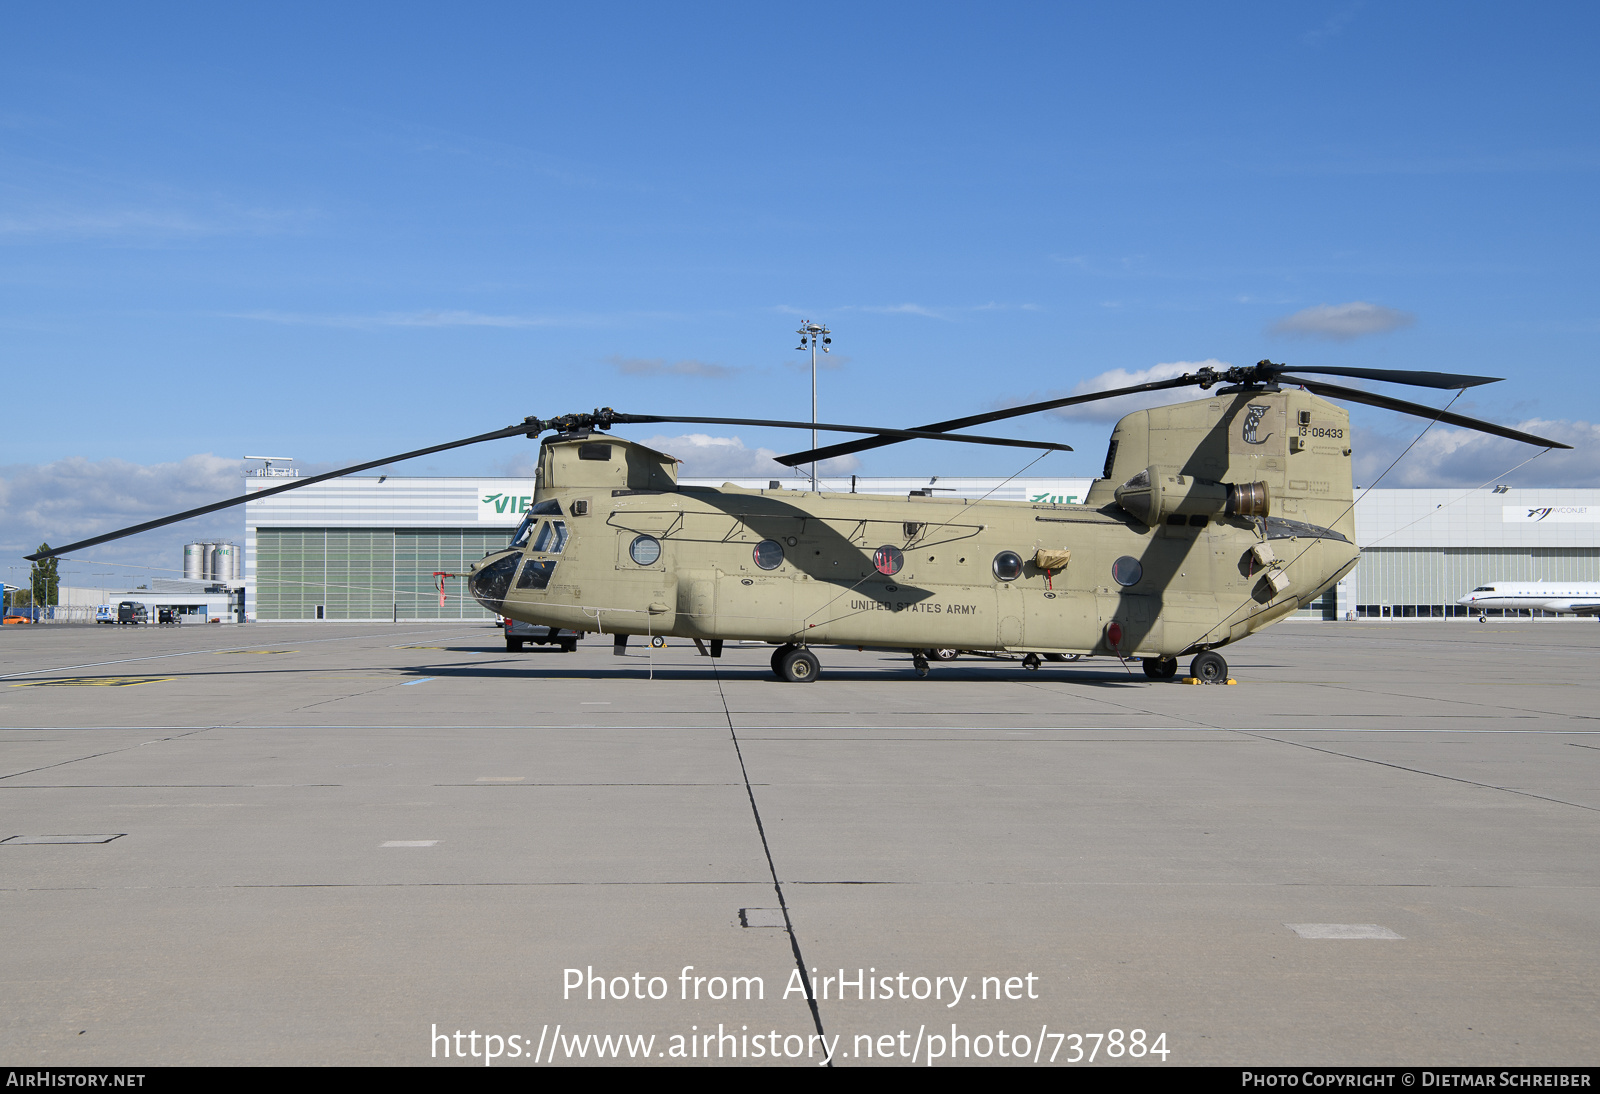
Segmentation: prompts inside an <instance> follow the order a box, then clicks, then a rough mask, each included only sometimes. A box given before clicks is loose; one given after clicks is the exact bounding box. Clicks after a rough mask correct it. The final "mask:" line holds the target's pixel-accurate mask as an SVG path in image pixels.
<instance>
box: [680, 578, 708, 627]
mask: <svg viewBox="0 0 1600 1094" xmlns="http://www.w3.org/2000/svg"><path fill="white" fill-rule="evenodd" d="M678 626H679V627H681V628H683V629H684V630H687V631H691V632H694V633H698V634H703V635H710V636H715V634H716V630H717V575H716V573H714V572H713V571H710V570H691V571H686V572H684V573H681V574H679V575H678Z"/></svg>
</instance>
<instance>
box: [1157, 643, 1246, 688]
mask: <svg viewBox="0 0 1600 1094" xmlns="http://www.w3.org/2000/svg"><path fill="white" fill-rule="evenodd" d="M1145 671H1146V672H1148V671H1150V670H1149V669H1146V670H1145ZM1189 675H1190V676H1192V677H1194V678H1195V679H1196V680H1198V681H1200V682H1201V683H1202V684H1225V683H1227V682H1228V663H1227V662H1226V661H1224V660H1223V659H1222V655H1221V654H1220V653H1218V652H1216V651H1215V650H1206V651H1205V652H1204V653H1197V654H1195V655H1194V660H1193V661H1190V662H1189Z"/></svg>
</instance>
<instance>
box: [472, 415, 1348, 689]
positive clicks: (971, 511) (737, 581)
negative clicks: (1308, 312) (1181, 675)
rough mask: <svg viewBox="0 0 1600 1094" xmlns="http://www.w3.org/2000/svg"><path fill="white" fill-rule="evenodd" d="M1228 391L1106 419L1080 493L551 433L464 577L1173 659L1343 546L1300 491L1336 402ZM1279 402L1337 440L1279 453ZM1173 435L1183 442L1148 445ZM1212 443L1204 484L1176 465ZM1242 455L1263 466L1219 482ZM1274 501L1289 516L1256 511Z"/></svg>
mask: <svg viewBox="0 0 1600 1094" xmlns="http://www.w3.org/2000/svg"><path fill="white" fill-rule="evenodd" d="M1243 395H1244V396H1245V397H1243V398H1228V397H1225V396H1223V397H1220V398H1219V397H1216V396H1214V397H1213V398H1212V399H1211V400H1209V401H1208V400H1197V401H1195V402H1193V403H1189V404H1183V405H1181V406H1179V407H1173V408H1162V410H1163V411H1183V412H1186V413H1188V414H1189V415H1190V416H1191V417H1195V416H1198V417H1199V418H1201V419H1204V420H1203V421H1196V422H1194V423H1192V424H1186V423H1184V422H1181V421H1172V420H1170V418H1171V416H1170V414H1168V415H1167V416H1166V417H1164V418H1161V419H1160V420H1159V421H1158V422H1157V423H1155V425H1156V428H1152V427H1151V426H1152V423H1151V421H1150V419H1149V416H1150V415H1152V414H1160V413H1161V412H1158V411H1143V412H1140V413H1139V414H1138V415H1129V416H1128V417H1126V418H1124V419H1123V421H1122V422H1121V423H1119V426H1118V430H1117V432H1116V433H1114V434H1113V448H1112V452H1111V455H1110V456H1109V457H1108V461H1107V471H1108V475H1107V479H1105V480H1102V481H1100V482H1097V484H1096V487H1097V489H1096V490H1095V491H1092V492H1091V494H1090V498H1089V503H1088V504H1084V505H1041V504H1029V503H1023V502H1004V501H987V500H982V499H960V498H927V497H907V498H893V497H883V496H876V495H862V494H849V495H840V494H818V493H812V492H808V491H796V490H782V489H774V490H748V489H741V488H739V487H735V486H732V485H726V486H724V487H723V488H722V489H709V488H701V487H687V486H684V487H680V486H678V485H677V483H676V481H675V479H676V476H675V462H674V461H673V460H672V458H671V457H670V456H666V455H665V454H662V453H657V452H654V451H652V450H650V449H648V448H644V447H643V446H641V445H637V444H635V443H632V442H629V441H626V440H623V439H621V438H617V437H612V436H608V435H605V434H598V433H596V434H586V435H560V436H556V437H551V438H548V439H546V440H545V442H544V444H543V446H542V449H541V459H540V467H539V477H538V483H539V486H538V490H537V492H536V494H535V504H534V505H533V508H532V511H530V513H529V515H528V517H527V519H526V520H525V521H524V524H523V526H522V527H521V528H520V529H519V530H518V532H517V534H516V535H515V536H514V537H513V545H512V546H510V547H508V548H507V549H506V550H505V551H502V552H496V553H491V554H490V555H489V556H487V557H485V558H484V559H482V560H481V561H480V562H478V563H477V564H475V565H474V567H473V572H472V574H471V576H470V578H469V585H468V587H469V589H470V590H471V592H472V593H473V595H474V596H475V597H477V599H478V600H479V601H480V602H481V603H482V604H484V606H485V607H488V608H490V609H491V610H493V611H496V612H498V613H499V614H501V615H504V616H507V617H509V618H512V619H519V620H523V621H526V622H530V623H537V624H543V625H547V626H558V627H567V628H574V629H582V630H587V631H598V632H602V633H609V634H614V635H618V634H623V635H652V636H653V635H670V636H678V637H685V638H700V639H710V640H718V639H725V640H736V639H753V640H759V641H766V642H772V643H776V644H790V645H797V646H806V645H845V646H873V647H891V648H894V647H898V648H905V649H911V650H921V649H928V648H937V647H949V648H957V649H966V650H981V651H995V652H1011V653H1023V654H1026V653H1069V654H1072V653H1076V654H1100V655H1115V656H1122V657H1135V656H1137V657H1141V658H1163V659H1164V658H1175V657H1177V656H1178V655H1180V654H1184V653H1191V652H1197V651H1200V650H1205V649H1210V648H1212V647H1216V646H1222V645H1225V644H1227V643H1229V642H1234V641H1238V640H1239V639H1241V638H1243V637H1245V636H1246V635H1248V634H1250V633H1252V632H1254V631H1257V630H1260V629H1261V628H1263V627H1266V626H1269V625H1271V624H1272V623H1274V622H1277V621H1278V620H1280V619H1283V618H1284V617H1286V616H1287V615H1289V614H1291V613H1292V612H1294V611H1295V610H1296V609H1297V608H1300V607H1302V606H1305V605H1307V604H1310V603H1311V602H1312V601H1313V600H1314V599H1315V598H1316V597H1317V596H1319V595H1320V594H1321V593H1322V592H1323V591H1324V590H1325V589H1326V588H1328V586H1329V585H1331V584H1332V583H1333V582H1334V581H1336V580H1337V579H1338V578H1339V577H1340V576H1342V575H1343V574H1344V573H1346V572H1348V571H1349V570H1350V569H1351V567H1353V566H1354V565H1355V562H1356V560H1357V558H1358V557H1359V556H1358V552H1357V550H1356V548H1355V546H1354V544H1353V543H1352V542H1351V539H1352V538H1353V537H1352V535H1351V534H1350V533H1352V532H1353V526H1351V525H1350V523H1349V522H1348V521H1347V520H1335V519H1332V517H1331V515H1330V516H1329V517H1327V518H1325V519H1328V523H1329V524H1330V525H1334V527H1328V526H1324V525H1322V524H1319V523H1316V522H1315V520H1314V518H1315V517H1317V516H1320V515H1322V514H1323V513H1324V512H1326V513H1328V514H1332V513H1334V512H1335V509H1332V508H1329V507H1328V505H1327V504H1321V505H1320V508H1319V505H1318V504H1312V501H1313V500H1315V501H1316V502H1317V503H1336V502H1337V501H1338V500H1339V498H1340V496H1341V495H1342V497H1343V498H1344V499H1346V500H1348V498H1349V494H1350V486H1349V483H1350V478H1349V461H1348V442H1347V441H1345V440H1343V438H1344V437H1346V436H1347V432H1346V429H1347V427H1346V426H1345V425H1344V423H1343V422H1342V421H1340V422H1337V423H1335V422H1332V421H1330V420H1329V419H1330V416H1332V417H1337V418H1338V419H1343V412H1342V411H1340V410H1339V409H1338V408H1337V407H1333V406H1332V405H1331V404H1328V403H1325V402H1323V401H1322V400H1320V399H1317V398H1315V397H1314V396H1310V395H1307V394H1305V393H1302V392H1270V393H1260V392H1246V393H1243ZM1290 402H1296V403H1305V404H1306V405H1307V406H1308V407H1311V406H1312V405H1313V404H1315V407H1314V409H1315V411H1316V415H1315V416H1316V418H1317V419H1320V422H1319V424H1317V425H1312V424H1311V423H1310V420H1309V417H1306V418H1305V421H1306V424H1305V430H1306V434H1307V435H1308V439H1315V438H1314V437H1311V436H1310V435H1312V434H1323V435H1330V436H1332V435H1335V434H1336V436H1334V437H1333V439H1334V440H1336V441H1338V444H1339V446H1340V447H1342V451H1338V452H1329V451H1327V449H1328V448H1329V445H1326V444H1324V445H1319V446H1318V447H1319V448H1321V449H1323V450H1324V451H1323V452H1322V454H1321V456H1316V455H1315V454H1314V453H1313V451H1312V446H1311V444H1309V443H1304V444H1298V445H1296V446H1294V449H1293V453H1292V454H1291V451H1290V448H1291V446H1290V444H1289V443H1288V438H1287V436H1285V434H1287V433H1288V429H1286V428H1285V419H1286V418H1287V417H1288V415H1289V414H1290V413H1293V412H1294V411H1295V407H1292V406H1290V405H1288V404H1289V403H1290ZM1309 414H1310V411H1309V410H1308V412H1307V415H1308V416H1309ZM1136 419H1138V420H1136ZM1208 427H1209V428H1208ZM1163 431H1164V432H1163ZM1233 432H1238V433H1239V434H1240V436H1239V438H1238V439H1237V440H1238V444H1237V445H1235V446H1234V447H1236V448H1243V449H1244V451H1243V452H1242V453H1241V458H1240V459H1238V460H1231V459H1229V458H1228V456H1227V449H1228V444H1229V441H1228V438H1229V435H1231V433H1233ZM1274 433H1276V434H1277V435H1276V436H1273V434H1274ZM1180 436H1181V437H1182V440H1181V441H1179V438H1180ZM1208 437H1209V438H1210V440H1209V442H1208V441H1207V438H1208ZM1174 441H1179V443H1180V446H1181V447H1183V448H1184V449H1185V451H1181V452H1176V453H1174V452H1167V451H1165V450H1164V447H1163V446H1167V447H1170V446H1171V444H1172V442H1174ZM1274 441H1276V444H1274V443H1273V442H1274ZM1208 443H1209V446H1210V447H1211V448H1213V449H1217V450H1218V451H1220V452H1221V453H1222V458H1221V461H1220V465H1219V466H1217V467H1215V468H1214V469H1212V468H1210V467H1207V468H1206V470H1212V471H1213V474H1214V475H1215V477H1212V475H1198V474H1196V470H1197V468H1196V467H1194V466H1186V463H1187V464H1191V465H1192V464H1194V462H1195V459H1196V454H1197V453H1202V452H1203V451H1204V450H1205V449H1206V448H1207V445H1208ZM1219 446H1220V447H1219ZM1302 454H1303V455H1304V456H1305V457H1306V458H1305V459H1303V460H1300V461H1299V462H1298V463H1293V461H1294V460H1295V457H1296V456H1299V455H1302ZM1330 456H1331V457H1332V462H1333V463H1334V465H1335V466H1334V467H1333V468H1332V469H1329V468H1325V467H1322V466H1321V465H1322V464H1326V463H1328V462H1330ZM1263 457H1266V458H1265V459H1263ZM1273 457H1276V460H1274V459H1273ZM1273 462H1278V463H1280V464H1281V467H1280V468H1279V469H1274V468H1273V467H1269V466H1266V465H1267V464H1270V463H1273ZM1241 463H1242V464H1244V465H1246V466H1244V467H1243V468H1242V470H1244V471H1246V472H1247V473H1248V472H1257V473H1259V476H1260V477H1259V479H1258V480H1257V481H1253V482H1250V483H1242V482H1238V481H1235V480H1237V479H1239V478H1240V476H1238V475H1231V476H1230V474H1229V472H1230V470H1232V471H1238V470H1241V468H1240V467H1238V466H1236V465H1238V464H1241ZM1291 464H1293V465H1292V466H1291ZM1133 467H1138V468H1140V473H1138V474H1134V473H1128V472H1131V471H1132V468H1133ZM1275 470H1276V471H1277V472H1278V473H1274V472H1275ZM1330 470H1333V471H1342V483H1341V482H1339V481H1338V480H1337V479H1336V480H1335V485H1333V486H1331V487H1330V485H1329V484H1328V472H1329V471H1330ZM1123 473H1127V474H1126V478H1125V479H1124V478H1123ZM1291 474H1292V475H1294V476H1299V475H1302V474H1306V475H1308V476H1310V477H1312V478H1314V481H1316V482H1317V484H1318V485H1317V491H1318V496H1317V498H1316V499H1310V498H1308V499H1306V504H1303V505H1300V506H1296V505H1295V501H1294V500H1293V499H1294V496H1295V494H1296V490H1295V489H1294V487H1292V486H1291V485H1290V484H1291V482H1293V483H1294V486H1300V485H1301V482H1302V480H1300V479H1299V478H1291ZM1225 479H1226V480H1227V481H1225ZM1118 481H1121V482H1122V485H1121V486H1120V487H1118V488H1115V490H1113V489H1112V488H1111V486H1110V483H1112V482H1118ZM1152 482H1154V483H1155V485H1154V486H1153V487H1152V486H1151V485H1150V484H1151V483H1152ZM1141 483H1142V484H1143V485H1142V486H1141ZM1308 489H1309V488H1308ZM1273 497H1277V498H1279V499H1289V500H1288V506H1289V508H1290V510H1291V512H1292V514H1293V516H1292V517H1291V518H1285V517H1280V516H1274V515H1271V513H1270V509H1271V502H1270V500H1269V499H1270V498H1273ZM1341 524H1342V525H1343V529H1342V530H1341V528H1340V527H1339V525H1341Z"/></svg>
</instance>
